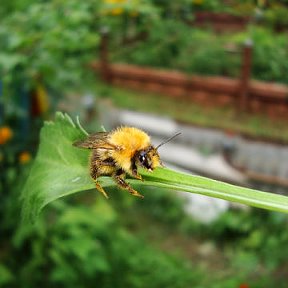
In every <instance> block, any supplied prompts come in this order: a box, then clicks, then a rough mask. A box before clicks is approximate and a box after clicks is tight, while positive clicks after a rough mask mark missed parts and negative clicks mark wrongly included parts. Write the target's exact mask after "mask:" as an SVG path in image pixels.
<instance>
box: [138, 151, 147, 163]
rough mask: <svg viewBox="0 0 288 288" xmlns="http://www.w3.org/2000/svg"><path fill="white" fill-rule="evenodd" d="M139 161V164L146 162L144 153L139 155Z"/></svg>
mask: <svg viewBox="0 0 288 288" xmlns="http://www.w3.org/2000/svg"><path fill="white" fill-rule="evenodd" d="M139 160H140V162H141V163H144V162H145V161H146V155H145V154H144V153H140V155H139Z"/></svg>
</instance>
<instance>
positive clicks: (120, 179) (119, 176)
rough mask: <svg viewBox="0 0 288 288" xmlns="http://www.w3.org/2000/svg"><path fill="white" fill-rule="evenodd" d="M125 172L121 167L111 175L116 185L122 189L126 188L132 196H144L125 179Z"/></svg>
mask: <svg viewBox="0 0 288 288" xmlns="http://www.w3.org/2000/svg"><path fill="white" fill-rule="evenodd" d="M125 175H126V174H125V172H124V171H123V170H122V169H118V170H117V171H116V173H115V174H114V175H113V178H114V179H115V181H116V183H117V184H118V186H119V187H120V188H122V189H125V190H127V191H128V192H129V193H130V194H132V195H133V196H137V197H140V198H144V196H143V195H141V194H140V193H139V192H137V191H136V190H134V189H133V188H132V187H131V186H130V185H129V184H128V183H127V182H126V181H125Z"/></svg>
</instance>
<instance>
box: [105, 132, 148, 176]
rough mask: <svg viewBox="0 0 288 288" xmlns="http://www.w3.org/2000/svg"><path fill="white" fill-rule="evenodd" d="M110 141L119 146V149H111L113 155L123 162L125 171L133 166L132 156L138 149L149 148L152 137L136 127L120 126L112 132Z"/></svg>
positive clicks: (116, 159)
mask: <svg viewBox="0 0 288 288" xmlns="http://www.w3.org/2000/svg"><path fill="white" fill-rule="evenodd" d="M108 141H109V143H111V144H113V145H115V146H117V147H119V150H115V151H111V156H112V157H113V159H115V161H116V162H117V163H119V164H121V166H122V168H123V169H124V170H125V171H129V170H130V168H131V158H132V157H133V156H134V154H135V152H136V151H139V150H142V149H145V148H147V147H148V146H149V145H150V137H149V136H148V135H147V134H146V133H145V132H143V131H142V130H140V129H138V128H135V127H126V126H124V127H120V128H117V129H116V130H115V131H113V132H111V134H110V136H109V140H108Z"/></svg>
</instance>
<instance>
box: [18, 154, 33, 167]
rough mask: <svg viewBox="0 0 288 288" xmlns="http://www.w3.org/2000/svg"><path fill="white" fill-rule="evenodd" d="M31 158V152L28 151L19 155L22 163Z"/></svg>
mask: <svg viewBox="0 0 288 288" xmlns="http://www.w3.org/2000/svg"><path fill="white" fill-rule="evenodd" d="M30 160H31V154H30V153H29V152H27V151H23V152H21V153H20V155H19V162H20V163H21V164H26V163H28V162H29V161H30Z"/></svg>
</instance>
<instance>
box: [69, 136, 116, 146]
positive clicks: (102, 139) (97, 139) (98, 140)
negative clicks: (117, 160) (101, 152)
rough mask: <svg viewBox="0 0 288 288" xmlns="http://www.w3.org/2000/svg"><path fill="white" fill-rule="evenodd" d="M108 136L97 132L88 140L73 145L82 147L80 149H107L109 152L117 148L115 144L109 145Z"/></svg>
mask: <svg viewBox="0 0 288 288" xmlns="http://www.w3.org/2000/svg"><path fill="white" fill-rule="evenodd" d="M108 134H109V133H107V132H97V133H94V134H90V135H89V136H88V137H87V138H86V139H84V140H78V141H76V142H74V143H73V146H76V147H80V148H86V149H96V148H101V149H107V150H113V149H115V148H116V147H115V146H114V145H113V144H110V143H108V141H107V139H108Z"/></svg>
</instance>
